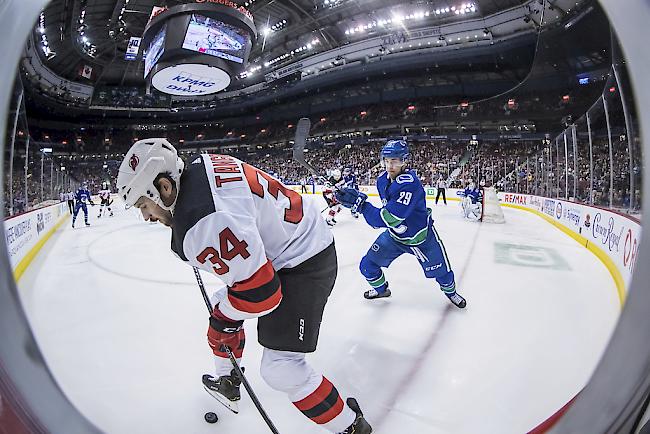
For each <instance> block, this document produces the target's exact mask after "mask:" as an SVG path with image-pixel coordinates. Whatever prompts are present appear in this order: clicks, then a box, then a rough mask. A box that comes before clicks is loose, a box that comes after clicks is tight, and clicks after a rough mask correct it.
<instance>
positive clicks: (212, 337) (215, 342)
mask: <svg viewBox="0 0 650 434" xmlns="http://www.w3.org/2000/svg"><path fill="white" fill-rule="evenodd" d="M243 324H244V321H233V320H231V319H230V318H228V317H226V316H225V315H224V314H222V313H221V311H220V310H219V305H217V306H215V308H214V311H213V312H212V315H211V316H210V327H208V343H209V344H210V347H211V348H212V352H213V353H214V355H215V356H217V357H223V358H224V359H227V358H228V353H226V348H225V347H228V348H230V350H231V351H232V353H233V354H234V355H235V357H236V358H238V359H239V358H241V356H242V354H243V352H244V344H245V343H246V335H245V333H244V328H243Z"/></svg>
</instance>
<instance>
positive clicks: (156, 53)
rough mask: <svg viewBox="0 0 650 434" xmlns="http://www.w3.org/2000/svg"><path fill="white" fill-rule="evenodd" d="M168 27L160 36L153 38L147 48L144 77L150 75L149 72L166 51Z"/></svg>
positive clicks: (164, 27)
mask: <svg viewBox="0 0 650 434" xmlns="http://www.w3.org/2000/svg"><path fill="white" fill-rule="evenodd" d="M166 30H167V25H166V24H165V25H164V26H163V27H162V29H160V31H159V32H158V34H157V35H156V36H155V37H154V38H153V40H152V41H151V43H150V44H149V47H148V48H147V54H146V56H145V58H144V76H145V77H146V76H147V75H149V71H151V68H153V66H154V65H155V64H156V62H157V61H158V59H160V56H162V54H163V51H165V35H166Z"/></svg>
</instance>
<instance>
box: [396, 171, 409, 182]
mask: <svg viewBox="0 0 650 434" xmlns="http://www.w3.org/2000/svg"><path fill="white" fill-rule="evenodd" d="M395 181H397V183H398V184H404V183H406V182H413V175H411V174H410V173H403V174H401V175H400V176H398V177H397V179H396V180H395Z"/></svg>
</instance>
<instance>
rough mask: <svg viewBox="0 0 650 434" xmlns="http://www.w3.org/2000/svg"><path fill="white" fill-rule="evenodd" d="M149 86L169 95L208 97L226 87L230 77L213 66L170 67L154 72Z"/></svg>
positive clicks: (192, 64)
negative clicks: (151, 85)
mask: <svg viewBox="0 0 650 434" xmlns="http://www.w3.org/2000/svg"><path fill="white" fill-rule="evenodd" d="M151 84H153V86H154V87H155V88H156V89H158V90H159V91H161V92H163V93H166V94H170V95H176V96H197V95H209V94H211V93H215V92H219V91H221V90H223V89H225V88H226V87H228V85H229V84H230V75H228V73H227V72H226V71H224V70H223V69H219V68H216V67H214V66H208V65H202V64H197V63H190V64H185V65H174V66H170V67H168V68H165V69H162V70H160V71H158V72H156V73H155V75H154V76H153V79H152V80H151Z"/></svg>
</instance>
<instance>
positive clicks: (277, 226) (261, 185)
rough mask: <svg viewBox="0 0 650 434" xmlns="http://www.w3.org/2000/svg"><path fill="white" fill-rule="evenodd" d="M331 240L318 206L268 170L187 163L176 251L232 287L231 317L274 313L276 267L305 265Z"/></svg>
mask: <svg viewBox="0 0 650 434" xmlns="http://www.w3.org/2000/svg"><path fill="white" fill-rule="evenodd" d="M332 242H333V236H332V233H331V231H330V230H329V229H328V228H327V226H326V224H325V222H324V220H323V219H322V218H321V216H320V213H319V210H318V209H316V207H315V204H313V203H311V202H303V199H302V197H301V196H300V194H298V193H297V192H295V191H293V190H291V189H289V188H287V187H285V186H284V185H283V184H282V183H280V181H278V180H277V179H275V178H273V177H271V176H270V175H268V174H267V173H265V172H263V171H261V170H259V169H257V168H255V167H253V166H251V165H249V164H246V163H244V162H242V161H240V160H238V159H236V158H234V157H230V156H227V155H210V154H201V155H195V156H193V157H191V158H190V160H189V161H188V163H187V164H186V166H185V171H184V172H183V175H182V176H181V179H180V193H179V196H178V199H177V202H176V206H175V209H174V222H173V227H172V250H173V251H174V252H175V253H176V254H177V255H178V256H179V257H180V258H181V259H182V260H183V261H185V262H187V263H189V264H190V265H192V266H194V267H198V268H200V269H203V270H206V271H209V272H211V273H214V274H216V275H217V277H219V278H220V279H221V280H222V281H223V282H224V283H225V284H226V285H227V286H228V296H227V298H226V299H225V300H223V301H222V302H221V303H220V304H219V309H220V310H221V312H222V313H223V314H224V315H226V316H227V317H229V318H231V319H233V320H240V319H247V318H254V317H258V316H262V315H265V314H267V313H269V312H271V311H272V310H273V309H275V308H276V307H277V306H278V305H279V304H280V301H281V300H282V292H281V288H280V287H279V279H278V278H277V276H276V274H275V270H280V269H282V268H292V267H295V266H297V265H300V264H301V263H302V262H304V261H306V260H307V259H309V258H311V257H313V256H315V255H316V254H318V253H320V252H321V251H323V250H324V249H325V248H327V247H328V246H329V245H330V244H332ZM273 282H275V283H273Z"/></svg>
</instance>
